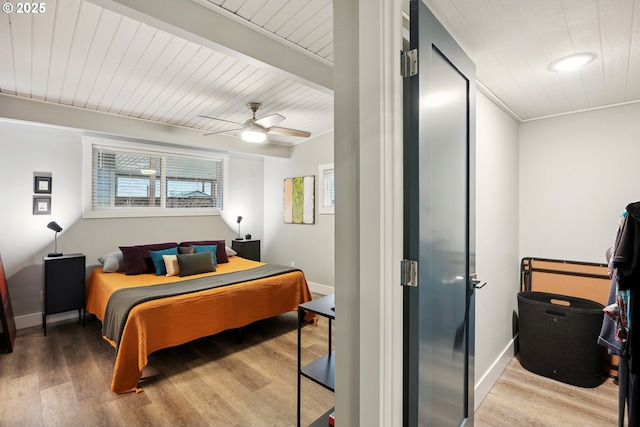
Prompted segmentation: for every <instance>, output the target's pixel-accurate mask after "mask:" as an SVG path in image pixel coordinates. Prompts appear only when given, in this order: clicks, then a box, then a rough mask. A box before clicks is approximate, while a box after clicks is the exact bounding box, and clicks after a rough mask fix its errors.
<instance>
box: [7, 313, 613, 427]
mask: <svg viewBox="0 0 640 427" xmlns="http://www.w3.org/2000/svg"><path fill="white" fill-rule="evenodd" d="M326 340H327V322H326V319H321V320H320V321H319V323H318V326H317V327H316V326H313V325H307V326H305V327H304V328H303V345H304V350H303V363H305V364H306V363H309V362H310V361H312V360H314V359H315V358H317V357H319V356H321V355H322V354H324V353H325V352H326V350H327V341H326ZM296 356H297V315H296V313H295V312H292V313H287V314H285V315H282V316H278V317H276V318H273V319H267V320H264V321H260V322H257V323H255V324H253V325H250V326H248V327H246V328H245V330H244V340H243V343H242V344H238V343H237V342H236V335H235V333H233V332H231V331H229V332H224V333H221V334H218V335H215V336H212V337H208V338H203V339H200V340H197V341H194V342H192V343H188V344H185V345H183V346H179V347H176V348H172V349H166V350H162V351H159V352H156V353H154V354H152V355H151V358H150V363H149V367H148V368H147V369H146V370H145V372H144V377H145V378H144V380H143V382H142V384H141V385H142V387H143V389H144V392H143V393H140V394H134V393H128V394H124V395H116V394H113V393H111V391H110V390H109V385H110V382H111V374H112V371H113V360H114V352H113V349H112V347H111V346H110V345H109V344H108V343H107V342H105V341H104V340H103V339H102V338H101V334H100V324H99V322H98V321H96V320H92V321H89V322H88V323H87V325H86V327H82V326H80V325H78V324H76V323H75V322H66V323H58V324H54V325H49V327H48V336H47V337H44V336H42V328H40V327H34V328H29V329H24V330H20V331H18V337H17V339H16V344H15V350H14V352H13V353H11V354H0V408H1V409H0V426H29V427H31V426H267V425H269V426H293V425H295V420H296V394H297V390H296V389H297V387H296V384H297V383H296V366H297V365H296V363H297V362H296ZM302 396H303V400H302V409H303V410H302V415H303V416H302V424H303V425H308V424H309V423H311V422H312V421H313V420H315V419H316V418H317V417H319V416H320V415H322V414H323V413H324V412H325V410H326V409H328V408H330V407H332V406H333V405H334V396H333V393H331V392H330V391H328V390H326V389H324V388H322V387H320V386H318V385H317V384H314V383H312V382H311V381H309V380H306V379H303V381H302ZM616 423H617V386H616V385H615V384H614V383H613V381H611V380H607V381H606V382H605V383H604V384H603V385H601V386H600V387H597V388H594V389H587V388H581V387H574V386H570V385H567V384H564V383H561V382H558V381H554V380H551V379H548V378H545V377H541V376H538V375H535V374H532V373H530V372H528V371H526V370H525V369H523V368H522V367H521V366H520V364H519V362H518V361H517V360H516V359H514V360H513V361H512V362H511V364H510V365H509V366H508V367H507V369H506V370H505V372H504V373H503V375H502V376H501V378H500V380H499V381H498V382H497V383H496V385H495V386H494V387H493V389H492V390H491V392H490V394H489V395H488V396H487V397H486V398H485V400H484V401H483V402H482V404H481V406H480V408H479V409H478V410H477V411H476V414H475V425H476V426H478V427H500V426H562V427H565V426H580V427H585V426H615V425H616Z"/></svg>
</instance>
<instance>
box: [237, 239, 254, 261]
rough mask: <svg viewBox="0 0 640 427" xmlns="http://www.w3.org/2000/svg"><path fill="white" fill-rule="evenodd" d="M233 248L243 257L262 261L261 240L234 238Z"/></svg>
mask: <svg viewBox="0 0 640 427" xmlns="http://www.w3.org/2000/svg"><path fill="white" fill-rule="evenodd" d="M231 249H233V250H234V251H236V252H237V253H238V256H241V257H242V258H247V259H252V260H254V261H260V240H258V239H252V240H235V239H234V240H232V241H231Z"/></svg>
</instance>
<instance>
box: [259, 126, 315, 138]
mask: <svg viewBox="0 0 640 427" xmlns="http://www.w3.org/2000/svg"><path fill="white" fill-rule="evenodd" d="M267 133H272V134H274V135H285V136H299V137H302V138H307V137H310V136H311V132H307V131H305V130H297V129H289V128H281V127H277V126H272V127H270V128H269V129H267Z"/></svg>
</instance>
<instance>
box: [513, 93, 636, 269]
mask: <svg viewBox="0 0 640 427" xmlns="http://www.w3.org/2000/svg"><path fill="white" fill-rule="evenodd" d="M639 118H640V103H636V104H630V105H626V106H618V107H612V108H607V109H602V110H596V111H590V112H583V113H578V114H571V115H565V116H560V117H555V118H549V119H543V120H537V121H532V122H527V123H523V124H521V125H520V209H519V212H520V233H519V234H520V250H519V254H520V257H521V258H522V257H540V258H556V259H565V260H572V261H589V262H605V255H604V254H605V250H606V249H607V248H608V247H610V246H611V245H612V243H613V238H614V233H615V231H616V226H617V222H618V218H619V215H620V212H621V211H622V209H624V207H625V206H626V205H627V204H628V203H630V202H635V201H637V200H640V185H639V182H640V181H639V180H638V177H637V175H638V174H637V171H638V159H640V144H639V143H638V140H639V136H640V120H639Z"/></svg>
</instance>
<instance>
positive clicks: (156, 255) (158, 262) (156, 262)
mask: <svg viewBox="0 0 640 427" xmlns="http://www.w3.org/2000/svg"><path fill="white" fill-rule="evenodd" d="M162 255H178V247H177V246H176V247H175V248H169V249H162V250H160V251H149V256H150V257H151V261H153V266H154V267H155V269H156V276H165V275H166V274H167V267H166V266H165V265H164V259H162Z"/></svg>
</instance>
